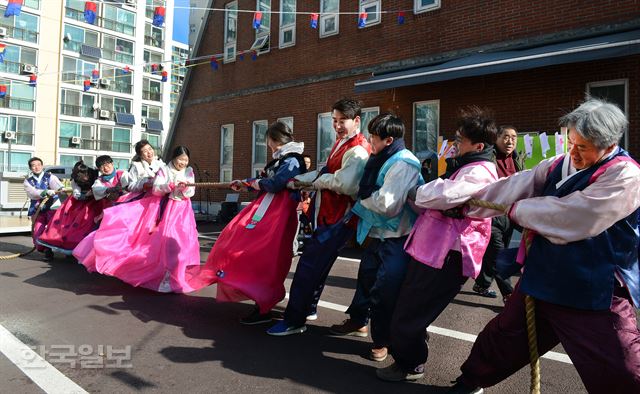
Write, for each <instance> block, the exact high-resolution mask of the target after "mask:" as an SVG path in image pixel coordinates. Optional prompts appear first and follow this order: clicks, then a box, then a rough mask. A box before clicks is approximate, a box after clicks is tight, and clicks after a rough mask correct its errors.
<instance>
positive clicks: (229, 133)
mask: <svg viewBox="0 0 640 394" xmlns="http://www.w3.org/2000/svg"><path fill="white" fill-rule="evenodd" d="M233 128H234V127H233V125H232V124H226V125H222V127H221V128H220V182H231V181H232V180H233ZM254 130H255V124H254Z"/></svg>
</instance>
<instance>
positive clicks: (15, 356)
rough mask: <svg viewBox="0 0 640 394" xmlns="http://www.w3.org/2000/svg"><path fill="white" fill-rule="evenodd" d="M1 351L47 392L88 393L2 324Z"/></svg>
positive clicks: (53, 393) (0, 333)
mask: <svg viewBox="0 0 640 394" xmlns="http://www.w3.org/2000/svg"><path fill="white" fill-rule="evenodd" d="M0 352H1V353H2V354H4V355H5V356H6V357H7V358H8V359H9V361H11V362H12V363H13V364H14V365H15V366H16V367H18V368H20V370H21V371H22V372H23V373H24V374H25V375H27V376H28V377H29V379H31V380H32V381H33V382H34V383H35V384H37V385H38V386H39V387H40V388H41V389H42V390H43V391H44V392H45V393H49V394H63V393H73V394H80V393H86V394H88V393H87V391H85V390H84V389H83V388H82V387H80V386H78V385H77V384H76V383H75V382H74V381H72V380H71V379H69V378H68V377H66V376H65V375H64V374H62V372H60V371H58V370H57V369H56V368H55V367H54V366H53V365H51V364H49V363H48V362H47V361H46V360H45V359H43V358H42V357H40V356H39V355H38V353H36V352H35V351H34V350H33V349H31V348H30V347H29V346H27V345H25V344H24V343H22V342H21V341H20V340H19V339H18V338H16V337H15V336H14V335H13V334H11V332H9V330H7V329H6V328H4V327H3V326H2V325H0Z"/></svg>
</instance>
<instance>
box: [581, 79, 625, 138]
mask: <svg viewBox="0 0 640 394" xmlns="http://www.w3.org/2000/svg"><path fill="white" fill-rule="evenodd" d="M587 94H589V95H590V96H591V97H596V98H600V99H603V100H606V101H608V102H610V103H612V104H615V105H617V106H618V107H619V108H620V109H621V110H622V112H623V113H624V114H625V115H627V118H628V117H629V112H628V110H627V108H629V81H628V80H626V79H618V80H614V81H601V82H590V83H588V84H587ZM628 133H629V131H627V132H626V133H625V134H624V135H623V136H622V139H621V140H620V143H619V145H620V146H621V147H622V148H624V149H627V146H628V141H629V135H628Z"/></svg>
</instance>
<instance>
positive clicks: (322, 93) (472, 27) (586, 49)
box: [167, 0, 640, 201]
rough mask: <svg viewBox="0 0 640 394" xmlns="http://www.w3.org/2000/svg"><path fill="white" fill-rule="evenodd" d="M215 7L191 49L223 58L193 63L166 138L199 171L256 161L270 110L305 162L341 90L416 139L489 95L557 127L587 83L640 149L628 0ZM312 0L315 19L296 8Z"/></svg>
mask: <svg viewBox="0 0 640 394" xmlns="http://www.w3.org/2000/svg"><path fill="white" fill-rule="evenodd" d="M213 8H215V9H226V10H227V11H211V12H209V13H208V16H207V17H206V18H205V20H206V21H207V24H206V27H205V29H204V31H203V34H202V36H201V39H200V41H199V42H198V43H197V44H196V50H197V56H201V57H203V58H204V59H207V58H208V57H209V56H210V55H212V54H220V56H221V58H220V60H219V69H218V70H213V69H212V68H211V67H210V66H209V65H208V62H207V60H203V61H201V62H204V63H205V64H203V65H200V66H197V67H192V68H191V70H190V71H189V73H188V75H187V79H186V84H187V86H188V88H187V89H186V90H185V94H184V95H183V97H182V98H181V102H180V104H179V108H178V111H179V113H178V118H177V121H176V122H175V123H174V127H173V129H172V131H171V134H170V136H169V138H170V141H168V143H167V147H168V148H169V150H170V148H171V147H172V146H176V145H178V144H184V145H187V146H188V147H189V148H191V151H192V162H194V163H196V165H197V167H198V168H199V173H200V174H201V178H202V179H205V178H207V179H209V180H211V181H218V180H223V181H224V180H230V179H237V178H243V177H248V176H250V175H251V174H253V173H254V172H255V171H256V170H257V169H258V168H260V167H262V166H264V164H265V162H266V161H267V160H268V158H269V154H267V152H266V145H265V143H264V141H263V139H264V132H265V130H266V127H267V125H268V124H269V123H271V122H273V121H275V120H277V119H285V120H286V121H288V122H290V123H292V125H293V130H294V134H295V136H296V139H298V140H301V141H304V142H305V146H306V152H307V153H309V154H310V155H311V157H312V159H313V163H314V167H315V166H316V165H317V164H318V162H322V161H324V160H325V159H326V155H327V153H328V150H329V149H330V147H331V144H332V143H333V130H332V128H331V118H330V113H329V111H330V107H331V104H332V103H333V102H334V101H336V100H337V99H339V98H341V97H354V98H357V99H359V100H361V101H362V102H363V103H364V107H365V108H366V110H365V113H364V116H363V117H364V121H365V123H366V122H367V121H368V120H369V119H370V118H371V117H373V116H375V115H376V114H377V113H379V112H384V111H392V112H394V113H396V114H398V115H399V116H400V117H402V118H403V120H404V121H405V124H406V126H407V135H406V140H407V145H408V147H410V148H411V149H413V150H414V151H421V150H426V149H430V150H433V149H435V143H436V140H437V137H438V136H443V137H444V138H445V139H447V138H448V139H451V138H452V136H453V133H454V127H455V119H456V111H457V110H458V109H459V108H460V107H461V106H465V105H470V104H476V105H479V106H482V107H488V108H490V109H492V110H493V111H494V113H495V117H496V120H497V121H498V123H508V124H513V125H515V126H516V127H517V128H518V129H519V131H521V132H538V131H546V132H547V133H549V132H551V133H553V132H555V131H558V126H557V120H558V117H559V116H560V115H562V114H564V113H565V112H566V111H568V110H570V109H573V108H574V107H575V106H576V105H577V104H578V103H579V102H580V101H581V100H583V98H584V96H585V93H586V92H588V93H591V94H592V95H595V96H606V97H608V98H609V99H610V100H612V101H614V102H616V103H618V104H619V105H621V106H622V107H623V110H624V111H625V112H626V113H627V115H628V116H629V119H630V128H629V133H628V135H627V136H626V137H625V140H624V141H623V142H622V144H623V146H625V147H627V148H628V149H629V150H630V151H631V153H632V154H633V155H638V154H640V136H639V135H638V127H639V126H640V124H639V123H640V118H639V114H640V3H639V2H638V1H637V0H617V1H591V0H588V1H575V0H567V1H562V2H560V1H552V0H540V1H536V2H531V1H524V0H513V1H496V0H492V1H482V2H479V1H471V0H414V1H410V0H402V1H401V0H395V1H391V0H377V1H372V0H360V1H356V0H352V1H339V0H320V1H313V2H311V1H301V0H299V1H296V0H236V1H228V0H226V1H213ZM256 9H260V10H262V11H263V17H262V24H261V26H260V28H259V29H258V30H254V28H253V24H252V20H253V12H243V11H250V10H256ZM269 10H272V11H274V12H273V13H269V12H268V11H269ZM292 10H295V11H296V12H297V14H291V13H286V12H284V13H281V12H282V11H292ZM363 10H366V11H367V21H366V23H365V26H364V27H359V26H358V12H362V11H363ZM399 10H404V23H403V24H400V23H398V17H399V13H398V11H399ZM318 12H320V16H319V20H318V28H317V29H312V28H311V27H310V15H309V14H304V13H318ZM336 13H338V14H336ZM250 50H255V51H256V52H257V53H258V56H257V58H256V59H255V60H252V56H251V54H250V53H251V52H248V51H250ZM243 53H245V54H246V55H244V56H243V55H242V54H243ZM222 54H224V58H222ZM169 150H167V152H168V151H169ZM204 174H206V175H204ZM222 197H223V194H222V193H221V194H219V195H217V194H216V196H215V198H214V199H217V200H218V201H219V200H220V199H222Z"/></svg>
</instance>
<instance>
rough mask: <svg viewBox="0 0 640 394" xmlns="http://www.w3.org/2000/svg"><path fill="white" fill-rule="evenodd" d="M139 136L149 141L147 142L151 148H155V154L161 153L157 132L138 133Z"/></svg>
mask: <svg viewBox="0 0 640 394" xmlns="http://www.w3.org/2000/svg"><path fill="white" fill-rule="evenodd" d="M140 137H141V138H142V139H143V140H147V141H149V143H150V144H151V146H152V147H153V149H155V151H156V154H157V155H160V154H161V153H162V152H161V150H162V146H161V144H160V135H159V134H152V133H140Z"/></svg>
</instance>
